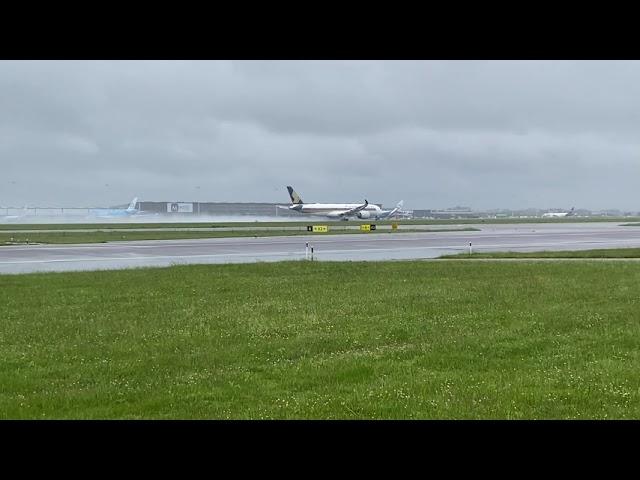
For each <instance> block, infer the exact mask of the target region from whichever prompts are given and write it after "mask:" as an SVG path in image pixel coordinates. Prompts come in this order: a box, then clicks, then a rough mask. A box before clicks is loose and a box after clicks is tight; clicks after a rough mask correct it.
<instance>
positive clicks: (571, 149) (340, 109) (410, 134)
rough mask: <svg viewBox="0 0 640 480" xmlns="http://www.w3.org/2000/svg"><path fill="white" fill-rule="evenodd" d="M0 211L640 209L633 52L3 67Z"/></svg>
mask: <svg viewBox="0 0 640 480" xmlns="http://www.w3.org/2000/svg"><path fill="white" fill-rule="evenodd" d="M0 171H1V172H2V173H1V177H0V178H1V181H0V205H16V206H17V205H24V204H29V205H39V206H97V205H103V206H106V205H114V204H122V203H128V201H129V200H130V199H131V198H132V197H133V196H138V197H140V199H141V200H155V201H191V200H195V201H264V202H280V201H282V202H288V196H287V192H286V190H285V186H286V185H289V184H290V185H293V186H294V188H295V189H296V190H297V191H298V192H299V193H300V194H301V196H302V198H303V199H304V200H305V201H306V202H313V201H319V202H358V201H362V199H363V198H365V197H366V198H367V199H368V200H369V201H371V202H376V203H383V204H384V205H385V206H391V205H393V204H395V203H396V202H397V201H398V200H400V199H404V201H405V208H407V209H413V208H445V207H452V206H455V205H465V206H470V207H472V208H474V209H485V208H500V207H503V208H527V207H538V208H555V207H559V208H570V207H572V206H575V207H576V208H588V209H593V210H599V209H604V208H619V209H623V210H633V211H638V210H640V189H639V188H638V181H639V180H640V62H636V61H0Z"/></svg>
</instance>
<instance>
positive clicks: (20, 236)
mask: <svg viewBox="0 0 640 480" xmlns="http://www.w3.org/2000/svg"><path fill="white" fill-rule="evenodd" d="M477 230H478V229H477V228H455V229H453V228H451V229H437V230H411V229H404V230H398V231H392V230H374V231H372V232H361V231H360V230H329V232H327V233H311V232H307V231H306V230H305V231H291V230H236V231H220V232H191V231H184V232H179V231H176V232H153V231H151V232H138V231H135V232H131V231H127V230H122V231H119V232H114V231H96V232H74V231H68V232H28V233H26V232H20V233H7V232H1V231H0V246H2V245H15V244H26V243H47V244H72V243H105V242H122V241H133V240H178V239H189V238H229V237H274V236H279V237H280V236H291V235H318V236H322V235H344V234H351V235H385V234H390V233H412V232H431V231H433V232H452V231H453V232H459V231H477Z"/></svg>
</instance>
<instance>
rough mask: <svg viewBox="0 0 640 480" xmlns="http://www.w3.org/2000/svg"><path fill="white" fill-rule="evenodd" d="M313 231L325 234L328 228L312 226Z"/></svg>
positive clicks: (325, 226)
mask: <svg viewBox="0 0 640 480" xmlns="http://www.w3.org/2000/svg"><path fill="white" fill-rule="evenodd" d="M313 231H314V232H315V233H326V232H328V231H329V227H328V226H327V225H314V226H313Z"/></svg>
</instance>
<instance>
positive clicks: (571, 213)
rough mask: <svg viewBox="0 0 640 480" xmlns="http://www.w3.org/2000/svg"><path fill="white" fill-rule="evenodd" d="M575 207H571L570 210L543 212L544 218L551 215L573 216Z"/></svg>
mask: <svg viewBox="0 0 640 480" xmlns="http://www.w3.org/2000/svg"><path fill="white" fill-rule="evenodd" d="M574 208H575V207H571V210H569V211H568V212H547V213H544V214H542V217H543V218H545V217H546V218H549V217H572V216H573V215H574V212H573V209H574Z"/></svg>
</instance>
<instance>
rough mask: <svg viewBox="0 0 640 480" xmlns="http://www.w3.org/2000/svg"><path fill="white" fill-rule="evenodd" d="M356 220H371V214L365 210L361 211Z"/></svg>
mask: <svg viewBox="0 0 640 480" xmlns="http://www.w3.org/2000/svg"><path fill="white" fill-rule="evenodd" d="M358 218H362V219H365V218H371V213H370V212H367V211H365V210H362V211H360V212H358Z"/></svg>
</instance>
